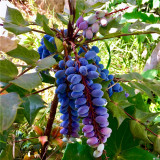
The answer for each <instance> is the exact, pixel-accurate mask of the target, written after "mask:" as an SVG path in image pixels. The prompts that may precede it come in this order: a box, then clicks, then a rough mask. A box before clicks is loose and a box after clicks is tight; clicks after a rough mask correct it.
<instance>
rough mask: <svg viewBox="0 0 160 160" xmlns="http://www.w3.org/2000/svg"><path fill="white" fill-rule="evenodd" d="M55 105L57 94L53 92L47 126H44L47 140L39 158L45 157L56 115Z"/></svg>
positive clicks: (42, 159) (56, 104)
mask: <svg viewBox="0 0 160 160" xmlns="http://www.w3.org/2000/svg"><path fill="white" fill-rule="evenodd" d="M57 106H58V96H57V94H55V96H54V99H53V101H52V103H51V109H50V114H49V118H48V122H47V127H46V130H45V133H44V136H47V137H48V141H47V142H46V143H45V144H44V145H43V146H42V148H41V160H45V159H46V152H47V148H48V144H49V139H50V134H51V130H52V125H53V121H54V119H55V115H56V109H57Z"/></svg>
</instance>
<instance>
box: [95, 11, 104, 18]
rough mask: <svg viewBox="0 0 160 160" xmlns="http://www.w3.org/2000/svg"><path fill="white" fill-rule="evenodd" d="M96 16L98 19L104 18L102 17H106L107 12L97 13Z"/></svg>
mask: <svg viewBox="0 0 160 160" xmlns="http://www.w3.org/2000/svg"><path fill="white" fill-rule="evenodd" d="M96 16H97V17H98V18H102V17H104V16H105V12H104V11H96Z"/></svg>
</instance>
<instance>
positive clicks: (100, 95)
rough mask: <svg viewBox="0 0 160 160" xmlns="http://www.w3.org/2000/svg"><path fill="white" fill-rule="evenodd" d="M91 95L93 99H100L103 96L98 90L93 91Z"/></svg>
mask: <svg viewBox="0 0 160 160" xmlns="http://www.w3.org/2000/svg"><path fill="white" fill-rule="evenodd" d="M91 95H92V96H93V97H102V96H103V95H104V92H103V91H101V90H100V89H95V90H93V91H92V92H91Z"/></svg>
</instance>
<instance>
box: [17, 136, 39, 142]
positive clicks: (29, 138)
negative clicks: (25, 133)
mask: <svg viewBox="0 0 160 160" xmlns="http://www.w3.org/2000/svg"><path fill="white" fill-rule="evenodd" d="M36 138H38V137H31V138H26V139H22V140H19V141H15V142H16V143H19V142H24V141H28V140H30V139H36Z"/></svg>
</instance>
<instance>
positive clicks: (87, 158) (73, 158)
mask: <svg viewBox="0 0 160 160" xmlns="http://www.w3.org/2000/svg"><path fill="white" fill-rule="evenodd" d="M94 159H95V158H94V157H93V149H92V148H91V147H89V146H88V145H83V144H80V143H78V142H75V143H68V144H67V147H66V149H65V152H64V155H63V158H62V160H94Z"/></svg>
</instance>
